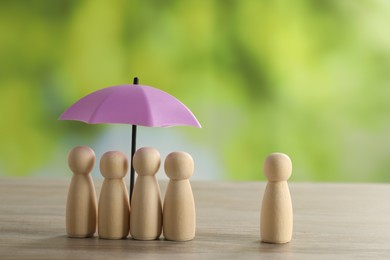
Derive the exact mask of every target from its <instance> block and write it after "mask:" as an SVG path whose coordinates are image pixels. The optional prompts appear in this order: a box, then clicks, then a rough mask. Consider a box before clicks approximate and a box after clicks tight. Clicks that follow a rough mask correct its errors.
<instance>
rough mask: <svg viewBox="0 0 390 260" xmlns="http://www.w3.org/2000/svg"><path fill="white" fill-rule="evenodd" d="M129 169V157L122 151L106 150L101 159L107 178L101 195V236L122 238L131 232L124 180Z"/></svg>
mask: <svg viewBox="0 0 390 260" xmlns="http://www.w3.org/2000/svg"><path fill="white" fill-rule="evenodd" d="M128 169H129V163H128V161H127V158H126V156H125V155H124V154H123V153H121V152H116V151H111V152H106V153H105V154H103V156H102V158H101V159H100V172H101V174H102V175H103V177H104V178H105V179H104V182H103V185H102V189H101V191H100V197H99V209H98V211H99V214H98V233H99V237H100V238H104V239H121V238H126V237H127V235H128V234H129V221H130V219H129V218H130V205H129V197H128V193H127V188H126V185H125V182H124V181H123V178H124V177H125V176H126V174H127V171H128Z"/></svg>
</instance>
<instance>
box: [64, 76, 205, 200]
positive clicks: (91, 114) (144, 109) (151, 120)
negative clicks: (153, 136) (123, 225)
mask: <svg viewBox="0 0 390 260" xmlns="http://www.w3.org/2000/svg"><path fill="white" fill-rule="evenodd" d="M59 119H60V120H77V121H82V122H85V123H89V124H130V125H133V127H132V146H131V173H130V202H131V197H132V193H133V185H134V167H133V156H134V153H135V150H136V134H137V125H141V126H148V127H169V126H178V125H188V126H194V127H198V128H200V127H201V125H200V124H199V122H198V120H197V119H196V117H195V116H194V114H193V113H192V112H191V111H190V110H189V109H188V108H187V107H186V106H185V105H184V104H183V103H182V102H180V101H179V100H178V99H176V98H175V97H173V96H172V95H170V94H168V93H166V92H164V91H161V90H159V89H156V88H153V87H150V86H144V85H138V79H137V78H134V84H128V85H119V86H112V87H107V88H104V89H101V90H98V91H95V92H93V93H91V94H89V95H87V96H85V97H83V98H82V99H80V100H79V101H77V102H76V103H74V104H73V105H72V106H70V107H69V108H68V109H67V110H66V111H65V112H64V113H63V114H62V115H61V116H60V118H59Z"/></svg>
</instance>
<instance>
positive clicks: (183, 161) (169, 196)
mask: <svg viewBox="0 0 390 260" xmlns="http://www.w3.org/2000/svg"><path fill="white" fill-rule="evenodd" d="M164 168H165V173H166V174H167V176H168V177H169V178H170V180H169V183H168V187H167V190H166V193H165V199H164V207H163V232H164V237H165V239H167V240H172V241H188V240H192V239H194V237H195V227H196V213H195V202H194V196H193V194H192V188H191V184H190V181H189V180H188V178H190V177H191V176H192V174H193V172H194V161H193V160H192V157H191V155H189V154H188V153H184V152H174V153H170V154H169V155H168V156H167V158H166V160H165V164H164Z"/></svg>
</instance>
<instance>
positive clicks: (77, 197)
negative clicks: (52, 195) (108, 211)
mask: <svg viewBox="0 0 390 260" xmlns="http://www.w3.org/2000/svg"><path fill="white" fill-rule="evenodd" d="M95 159H96V157H95V152H94V151H93V150H92V149H91V148H89V147H87V146H77V147H75V148H73V149H72V150H71V151H70V152H69V155H68V165H69V168H70V169H71V170H72V172H73V177H72V181H71V183H70V186H69V191H68V200H67V203H66V232H67V234H68V236H69V237H91V236H93V234H95V232H96V218H97V205H96V191H95V186H94V184H93V181H92V177H91V175H90V173H91V171H92V168H93V166H94V164H95Z"/></svg>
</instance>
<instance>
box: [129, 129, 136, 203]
mask: <svg viewBox="0 0 390 260" xmlns="http://www.w3.org/2000/svg"><path fill="white" fill-rule="evenodd" d="M136 140H137V125H133V126H132V129H131V159H130V161H131V168H130V204H131V198H132V197H133V188H134V165H133V157H134V154H135V150H136V148H137V144H136Z"/></svg>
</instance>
